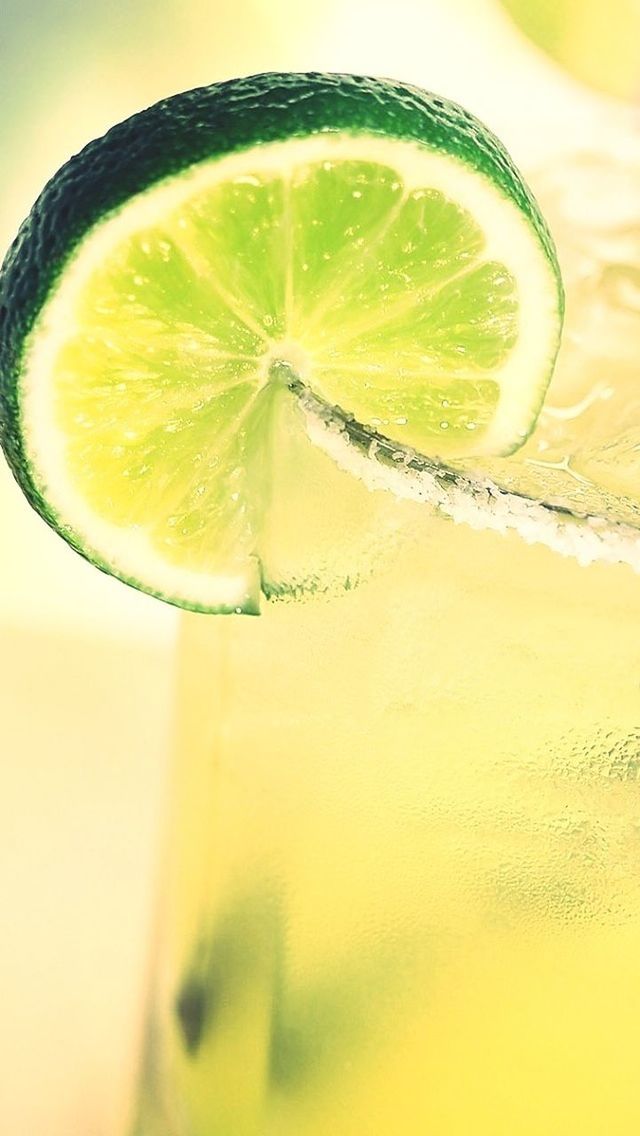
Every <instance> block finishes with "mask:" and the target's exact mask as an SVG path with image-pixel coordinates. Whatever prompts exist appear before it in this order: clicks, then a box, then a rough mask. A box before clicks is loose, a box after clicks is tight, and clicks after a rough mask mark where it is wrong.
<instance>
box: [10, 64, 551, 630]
mask: <svg viewBox="0 0 640 1136" xmlns="http://www.w3.org/2000/svg"><path fill="white" fill-rule="evenodd" d="M0 296H1V304H2V314H1V323H0V370H1V374H2V388H1V403H2V418H3V444H4V448H5V452H6V454H7V457H8V459H9V462H10V464H11V466H12V469H13V471H14V473H15V475H16V477H17V479H18V481H19V483H20V485H21V486H22V488H23V490H24V491H25V493H26V495H27V497H28V498H29V500H30V502H31V504H32V505H33V506H34V507H35V508H36V509H37V510H38V511H39V512H40V513H41V514H42V516H43V517H44V518H45V519H46V520H47V521H48V522H49V524H51V525H53V526H54V527H55V528H56V529H57V530H58V531H59V532H60V533H61V535H62V536H63V537H64V538H65V539H66V540H67V541H68V542H69V543H70V544H71V545H72V546H73V547H74V548H76V549H77V550H78V551H79V552H81V553H82V554H83V555H84V556H86V557H88V558H89V559H90V560H91V561H93V562H94V563H95V564H96V565H97V566H98V567H100V568H102V569H103V570H105V571H108V572H110V573H112V574H114V575H116V576H118V577H119V578H121V579H123V580H125V581H126V582H128V583H130V584H132V585H134V586H136V587H138V588H141V589H142V590H144V591H148V592H151V593H152V594H155V595H158V596H160V597H162V598H163V599H166V600H168V601H170V602H172V603H176V604H179V605H181V606H185V607H192V608H195V609H198V610H204V611H234V610H240V611H256V610H257V608H258V603H259V596H260V592H261V590H266V589H265V567H264V565H265V558H266V557H267V550H266V545H267V543H268V542H271V544H273V540H274V536H273V533H272V532H271V533H270V532H269V518H270V513H271V510H272V504H273V502H272V494H273V492H274V478H273V476H272V472H273V468H274V463H277V462H280V463H282V460H283V455H286V454H287V453H288V452H289V451H291V452H293V451H294V450H295V448H296V447H295V444H294V443H295V436H296V435H297V434H303V433H304V432H305V431H306V424H305V414H306V415H307V416H308V415H309V414H310V413H312V409H310V406H311V405H312V404H313V405H316V406H317V407H320V408H321V410H322V408H327V411H328V413H331V409H330V408H332V407H334V408H336V413H338V412H339V413H340V414H341V415H342V416H343V418H344V417H345V416H346V418H347V419H349V420H351V419H352V420H353V421H354V422H355V423H357V424H358V425H359V426H361V427H363V428H364V430H365V432H367V431H368V432H370V433H371V434H372V435H373V434H375V435H377V436H380V437H382V438H383V439H387V440H390V441H391V442H392V443H393V444H394V445H397V446H398V447H401V448H403V449H404V450H407V451H410V450H412V449H413V450H417V451H419V452H421V453H426V454H429V455H431V456H434V457H436V458H454V457H455V458H459V457H465V456H468V455H482V454H490V453H494V454H495V453H502V454H503V453H508V452H510V451H512V450H513V449H515V448H516V447H518V446H519V445H520V444H521V443H522V442H523V441H524V439H525V438H526V437H527V435H528V434H529V432H530V431H531V429H532V426H533V424H534V422H535V419H536V416H537V413H538V411H539V409H540V406H541V403H542V400H543V397H544V393H545V389H546V386H547V384H548V381H549V378H550V376H551V372H552V368H553V363H554V359H555V355H556V351H557V347H558V339H559V330H560V323H561V316H562V289H561V285H560V280H559V273H558V268H557V262H556V258H555V253H554V249H553V245H552V242H551V238H550V236H549V233H548V231H547V229H546V226H545V224H544V221H543V220H542V218H541V216H540V213H539V211H538V208H537V206H536V204H535V202H534V201H533V199H532V197H531V195H530V193H529V191H528V189H527V187H526V186H525V184H524V182H523V181H522V179H521V177H520V176H519V174H518V173H517V171H516V170H515V168H514V167H513V165H512V163H511V161H510V160H509V158H508V156H507V155H506V153H505V151H504V150H503V148H502V147H501V145H500V143H499V142H498V141H497V140H496V139H495V138H494V137H493V136H492V135H491V134H490V132H489V131H488V130H487V129H486V128H485V127H484V126H483V125H482V124H481V123H479V122H478V121H477V120H476V119H475V118H473V117H472V116H471V115H469V114H468V113H467V112H466V111H464V110H463V109H461V108H460V107H458V106H456V105H455V104H453V103H451V102H448V101H447V100H445V99H442V98H439V97H437V96H434V95H430V94H427V93H424V92H422V91H420V90H418V89H416V88H414V87H409V86H406V85H404V84H401V83H393V82H390V81H383V80H377V79H368V78H358V77H352V76H340V75H317V74H311V75H279V74H272V75H261V76H255V77H252V78H248V79H240V80H234V81H231V82H226V83H222V84H218V85H214V86H211V87H207V88H204V89H199V90H195V91H191V92H187V93H184V94H181V95H177V96H175V97H174V98H171V99H168V100H166V101H163V102H161V103H158V104H156V105H155V106H153V107H151V108H150V109H148V110H146V111H143V112H142V113H141V114H138V115H136V116H134V117H133V118H131V119H129V120H128V121H126V122H124V123H121V124H120V125H118V126H116V127H114V128H113V129H112V130H110V131H109V132H108V133H107V134H106V135H105V136H104V137H103V138H100V139H99V140H97V141H94V142H92V143H90V144H89V145H88V146H87V147H86V148H85V149H84V150H83V151H82V152H81V153H80V154H79V155H77V156H76V157H74V158H72V159H71V161H69V162H68V163H67V164H66V165H65V166H64V167H63V168H62V169H61V170H60V171H59V172H58V174H56V176H55V177H54V178H53V180H52V181H51V182H50V183H49V184H48V186H47V187H46V188H45V190H44V191H43V193H42V195H41V196H40V198H39V200H38V201H37V202H36V204H35V206H34V207H33V210H32V212H31V215H30V217H29V218H28V219H27V221H26V222H25V224H24V225H23V228H22V230H21V232H20V234H19V235H18V238H17V239H16V242H15V243H14V245H13V247H12V249H11V250H10V252H9V254H8V257H7V260H6V262H5V265H4V269H3V274H2V282H1V286H0ZM306 395H308V396H309V397H308V398H307V399H306V403H305V396H306ZM309 400H311V401H309ZM303 403H304V404H305V405H306V411H305V413H303V412H302V410H301V405H302V404H303ZM292 438H293V439H294V442H293V443H292V441H291V439H292ZM311 449H312V447H311V446H310V447H309V452H310V450H311ZM309 460H310V461H312V460H313V459H312V458H310V459H309ZM299 476H300V471H299V469H297V468H296V464H295V462H293V461H291V463H290V468H287V477H288V479H289V480H290V481H295V480H296V479H297V478H298V477H299ZM277 480H278V484H279V485H280V486H282V482H283V478H282V476H280V477H279V478H278V479H277ZM279 492H282V489H280V490H279ZM327 507H328V508H329V509H331V508H332V506H331V502H330V501H327ZM275 539H276V542H277V535H276V538H275Z"/></svg>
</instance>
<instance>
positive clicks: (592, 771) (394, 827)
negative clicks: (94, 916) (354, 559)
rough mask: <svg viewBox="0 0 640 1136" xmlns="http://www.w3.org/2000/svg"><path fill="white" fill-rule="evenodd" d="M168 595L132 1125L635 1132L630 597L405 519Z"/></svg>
mask: <svg viewBox="0 0 640 1136" xmlns="http://www.w3.org/2000/svg"><path fill="white" fill-rule="evenodd" d="M416 537H417V539H416V543H415V546H414V548H413V551H412V552H411V554H408V553H407V552H405V555H404V556H403V557H402V559H401V562H400V563H396V564H395V566H394V567H393V569H392V570H391V571H390V572H386V573H385V572H383V573H381V574H379V575H377V576H376V577H375V578H374V579H373V580H371V581H370V582H369V583H364V584H361V585H360V587H359V588H357V589H355V590H354V591H353V592H351V593H348V594H346V595H344V596H341V597H339V598H335V599H332V600H328V601H327V600H324V601H323V600H314V601H310V602H307V603H304V602H302V603H299V604H289V605H277V604H276V605H274V606H269V607H268V608H267V609H266V610H265V612H264V614H263V616H262V617H261V618H260V619H259V620H241V619H232V620H231V621H229V620H227V621H221V620H217V619H216V618H215V617H213V618H211V619H204V618H202V617H198V616H186V617H185V619H184V624H183V631H182V647H181V676H180V721H179V731H180V740H179V742H178V750H177V755H176V758H177V770H176V783H175V785H174V788H173V791H172V797H171V799H172V806H171V807H172V812H173V822H172V828H171V834H170V840H169V848H168V861H167V865H166V875H165V877H164V878H165V881H168V883H167V884H166V889H165V890H164V893H163V906H162V916H161V925H160V928H159V940H158V941H159V943H160V944H161V946H160V953H159V957H158V960H157V965H156V971H155V984H154V994H153V1014H152V1019H151V1025H150V1034H149V1042H148V1048H147V1062H146V1072H145V1092H144V1108H143V1113H142V1119H141V1122H140V1125H139V1127H138V1128H137V1129H136V1132H139V1133H140V1136H156V1134H157V1136H165V1134H166V1133H168V1132H171V1133H172V1136H173V1134H174V1133H176V1134H177V1136H183V1134H184V1136H217V1134H218V1133H220V1134H223V1133H224V1134H226V1133H230V1134H231V1133H233V1136H245V1134H246V1136H249V1134H251V1136H253V1134H258V1133H260V1134H267V1133H268V1134H271V1133H273V1134H274V1136H276V1134H277V1136H285V1134H287V1133H289V1132H290V1133H292V1134H296V1136H300V1134H302V1133H304V1136H316V1134H317V1136H324V1134H326V1133H328V1132H330V1133H335V1134H336V1136H356V1134H358V1136H359V1134H361V1133H364V1132H366V1133H367V1134H371V1136H389V1134H390V1133H402V1136H414V1134H415V1136H418V1134H420V1136H422V1134H423V1133H425V1132H429V1133H434V1134H438V1136H440V1134H442V1136H445V1134H446V1136H467V1134H468V1133H470V1132H474V1133H478V1134H480V1133H482V1134H483V1136H484V1134H485V1133H486V1134H489V1133H491V1134H494V1133H498V1132H500V1133H503V1132H504V1133H514V1134H515V1133H517V1134H518V1136H542V1134H545V1136H546V1134H548V1133H554V1134H555V1133H558V1134H563V1136H564V1134H565V1133H568V1132H580V1133H582V1134H585V1136H586V1134H592V1133H593V1134H596V1133H598V1134H600V1133H604V1132H607V1133H616V1134H617V1133H620V1134H621V1136H622V1134H624V1136H627V1134H629V1133H632V1132H634V1131H636V1130H637V1128H638V1125H639V1124H640V1095H639V1094H638V1091H637V1062H636V1052H637V1047H638V1043H639V1041H640V1024H639V1016H638V1010H639V1008H640V974H639V972H638V964H637V960H638V953H639V952H640V876H639V873H638V866H639V863H640V825H639V823H638V798H639V790H638V776H639V774H640V733H639V730H638V714H639V711H640V694H639V690H638V663H639V660H640V655H639V653H638V627H639V626H640V589H639V587H638V578H637V576H636V575H635V574H634V573H633V572H632V571H631V570H630V569H629V568H628V567H626V566H612V565H602V564H594V565H591V566H590V567H580V566H579V565H578V564H577V563H576V561H575V559H571V558H563V557H561V556H560V555H559V554H558V553H557V552H554V551H552V550H550V549H546V548H543V547H540V546H528V545H527V544H525V543H524V541H523V540H522V539H521V538H520V537H519V536H518V535H516V534H514V535H512V536H509V537H505V536H499V535H496V534H494V533H486V532H474V531H472V530H471V529H470V528H466V527H464V526H455V525H454V524H452V523H451V522H448V521H445V520H436V519H434V518H429V517H425V518H424V523H423V526H422V528H421V530H420V531H419V532H417V533H416Z"/></svg>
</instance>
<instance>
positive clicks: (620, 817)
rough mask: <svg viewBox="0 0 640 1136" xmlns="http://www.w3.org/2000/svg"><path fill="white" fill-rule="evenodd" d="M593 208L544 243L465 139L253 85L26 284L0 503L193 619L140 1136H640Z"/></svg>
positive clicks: (610, 265)
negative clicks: (15, 498) (16, 505)
mask: <svg viewBox="0 0 640 1136" xmlns="http://www.w3.org/2000/svg"><path fill="white" fill-rule="evenodd" d="M585 169H587V177H586V182H585V181H584V178H585ZM600 172H601V171H600V170H599V167H598V163H597V162H596V164H595V166H594V168H590V167H589V161H588V160H586V159H585V160H582V164H581V163H580V162H578V163H577V164H576V167H575V169H573V170H571V171H569V174H570V176H569V177H567V178H563V177H562V176H560V178H558V177H556V176H555V172H554V171H552V172H551V173H550V174H549V175H547V176H546V177H542V178H541V179H540V182H539V184H540V189H541V197H542V199H543V201H544V209H545V212H546V210H547V205H548V209H549V216H550V218H551V219H552V224H551V232H550V231H549V229H548V228H547V225H546V223H545V221H544V219H543V216H542V214H541V213H540V210H539V208H538V205H537V203H536V200H535V199H534V198H533V196H532V195H531V193H530V191H529V189H528V187H527V185H526V184H525V183H524V181H523V180H522V178H521V176H520V174H519V173H518V171H517V170H516V169H515V167H514V166H513V165H512V163H511V161H510V159H509V157H508V155H507V154H506V152H505V151H504V150H503V148H502V147H501V145H500V143H499V142H498V141H497V139H495V138H494V137H493V135H491V134H490V132H489V131H488V130H487V129H486V128H485V127H484V126H483V125H482V124H481V123H480V122H478V121H477V120H476V119H474V118H473V117H472V116H471V115H470V114H468V112H466V111H464V110H462V109H461V108H460V107H458V106H456V105H455V104H452V103H450V102H448V101H447V100H446V99H442V98H440V97H439V96H434V95H431V94H427V93H425V92H421V91H418V90H417V89H416V88H415V87H411V86H408V85H406V84H401V83H393V82H390V81H387V80H375V79H367V78H362V77H353V76H342V75H340V76H331V75H329V76H326V75H324V76H323V75H302V76H300V75H285V76H282V75H265V76H257V77H251V78H249V79H244V80H237V81H231V82H230V83H223V84H218V85H214V86H212V87H210V88H204V89H202V90H199V91H194V92H187V93H185V94H184V95H179V96H176V97H175V98H173V99H169V100H167V101H166V102H163V103H160V104H157V105H156V106H155V107H152V108H150V109H149V110H148V111H145V112H143V113H142V114H141V115H139V116H136V117H134V118H133V119H131V120H129V121H128V122H127V123H124V124H120V126H118V127H116V128H114V130H113V131H111V132H110V133H109V134H107V135H106V136H105V137H104V138H102V139H100V140H98V141H97V142H95V143H92V144H90V145H89V146H88V147H87V148H86V149H85V151H83V152H82V153H81V154H80V155H78V156H77V157H76V158H74V159H72V160H71V161H70V162H69V163H68V164H67V166H65V167H63V169H62V170H61V171H60V172H59V173H58V174H57V175H56V178H54V179H53V181H52V182H51V183H50V185H49V186H48V187H47V188H46V189H45V190H44V191H43V194H42V196H41V198H40V199H39V200H38V202H37V203H36V205H35V206H34V209H33V211H32V214H31V216H30V218H29V219H28V221H27V222H26V224H25V226H24V227H23V229H22V230H21V233H20V235H19V236H18V238H17V241H16V243H15V244H14V246H13V248H12V250H11V251H10V253H9V256H8V258H7V261H6V263H5V267H4V269H3V275H2V279H1V280H0V298H2V300H3V302H2V305H0V369H1V371H2V374H1V376H0V418H1V422H2V442H3V447H4V450H5V453H6V455H7V458H8V460H9V463H10V465H11V467H12V470H13V472H14V474H15V476H16V478H17V480H18V481H19V483H20V485H21V486H22V488H23V490H24V492H25V494H26V496H27V498H28V499H29V501H30V503H31V504H32V505H33V507H34V508H35V509H36V510H37V511H38V512H39V513H40V514H41V515H42V516H43V518H44V519H45V520H46V521H47V523H49V524H50V525H51V526H52V527H54V528H55V529H56V530H57V531H58V532H59V533H60V535H61V536H63V537H64V539H65V540H67V542H68V543H69V544H70V545H71V546H72V547H73V548H75V549H76V550H77V551H79V552H80V553H81V554H82V555H84V556H85V557H87V558H88V559H90V560H91V561H93V562H94V563H95V564H96V565H97V567H99V568H101V569H102V570H104V571H108V572H110V573H112V574H113V575H115V576H118V577H119V578H121V579H123V580H125V581H126V582H127V583H129V584H131V585H132V586H134V587H137V588H139V589H141V590H143V591H147V592H150V593H151V594H153V595H156V596H159V597H160V598H163V599H165V600H167V601H169V602H171V603H173V604H176V605H178V606H180V607H183V608H185V609H187V610H186V612H185V614H184V616H183V617H182V620H183V622H182V642H181V654H180V676H179V696H178V723H177V733H176V762H175V770H174V777H173V783H172V787H171V793H170V820H169V825H168V832H167V840H166V846H165V851H164V858H163V863H162V869H163V870H162V887H161V894H160V905H159V911H158V924H157V934H156V937H155V940H154V956H153V965H152V968H151V981H150V989H149V1001H148V1012H147V1025H146V1036H145V1043H144V1047H143V1048H144V1052H143V1067H142V1072H141V1078H140V1091H139V1095H138V1100H137V1104H136V1108H135V1118H134V1120H133V1121H132V1123H133V1129H132V1131H134V1132H135V1136H287V1134H288V1133H291V1136H327V1134H331V1136H395V1134H396V1133H398V1136H423V1134H426V1133H429V1134H431V1136H463V1134H464V1136H467V1134H468V1133H474V1134H476V1133H477V1136H496V1134H503V1133H504V1136H507V1134H508V1136H556V1134H557V1136H567V1134H568V1133H573V1132H579V1133H580V1134H581V1136H589V1134H594V1136H595V1134H604V1133H606V1134H607V1136H609V1133H612V1134H614V1136H615V1134H616V1133H619V1134H620V1136H631V1133H634V1132H635V1131H636V1130H637V1128H638V1124H639V1122H640V1095H639V1094H638V1093H637V1091H636V1088H635V1084H636V1068H635V1066H636V1059H635V1053H636V1047H637V1043H638V1040H640V1025H638V1022H639V1021H640V1018H639V1014H638V1010H639V1009H640V975H639V974H638V969H637V957H638V951H639V948H640V875H639V873H638V867H639V866H640V824H639V822H638V789H637V784H638V775H639V772H640V760H639V748H638V747H639V746H640V732H639V727H638V712H639V710H640V687H639V685H638V675H637V673H636V665H637V661H640V649H639V648H638V646H637V643H638V626H639V620H640V587H639V581H638V570H640V550H639V547H638V540H637V529H638V525H639V517H640V494H639V493H638V488H637V487H638V484H639V478H640V463H639V461H638V457H637V454H638V453H640V412H639V407H638V399H637V394H636V387H637V381H636V375H637V363H636V359H637V345H638V340H639V338H640V337H639V335H638V307H637V257H636V249H637V237H638V233H639V232H640V223H639V222H638V218H637V205H636V198H635V196H634V195H633V194H631V196H630V197H625V193H626V190H624V192H623V193H618V194H617V196H616V209H615V211H614V213H613V215H612V216H611V215H610V214H609V211H608V210H607V209H604V210H601V211H600V213H598V212H597V210H596V213H597V217H596V218H595V219H594V216H593V214H592V212H591V207H592V205H593V201H592V200H591V198H590V195H589V192H585V186H587V187H588V186H591V187H593V186H594V185H596V186H597V185H599V182H598V178H599V176H600ZM607 177H609V174H607ZM622 181H623V182H625V179H624V178H623V179H622ZM605 182H606V178H605ZM607 184H610V183H607ZM567 186H570V187H573V190H572V191H573V192H575V197H574V199H571V194H569V199H567V196H566V190H567ZM618 189H620V186H618ZM594 196H595V200H596V203H598V204H600V205H602V200H603V197H602V195H601V194H599V193H597V192H596V193H595V195H594ZM629 201H631V205H630V206H629V210H628V214H627V212H625V209H626V207H627V205H628V204H629ZM551 233H553V235H554V236H555V235H556V234H558V235H559V236H560V235H562V236H563V237H564V247H563V250H561V251H562V259H563V262H564V265H563V267H564V276H565V279H566V281H567V283H568V286H569V296H568V300H569V303H568V310H567V323H566V336H565V346H564V350H563V352H562V353H561V356H560V360H559V365H558V367H557V368H556V370H555V373H553V378H552V372H553V369H554V363H555V358H556V354H557V350H558V343H559V335H560V328H561V324H562V320H563V313H564V292H563V286H562V283H561V280H560V276H559V268H558V262H557V259H556V253H555V247H554V241H553V237H552V235H551ZM43 250H44V251H46V253H47V255H46V256H44V255H43ZM634 569H635V570H636V571H635V572H634ZM203 612H204V613H210V614H208V615H203V614H202V613H203ZM256 616H257V618H256Z"/></svg>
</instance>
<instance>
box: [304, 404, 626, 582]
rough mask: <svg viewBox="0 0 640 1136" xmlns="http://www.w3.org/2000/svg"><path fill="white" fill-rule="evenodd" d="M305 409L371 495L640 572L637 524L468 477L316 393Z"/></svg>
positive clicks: (313, 429)
mask: <svg viewBox="0 0 640 1136" xmlns="http://www.w3.org/2000/svg"><path fill="white" fill-rule="evenodd" d="M300 405H301V407H302V410H303V412H304V415H305V420H306V426H307V431H308V433H309V437H310V438H311V440H312V441H313V442H314V443H315V444H316V445H317V446H319V447H320V448H321V449H323V450H324V451H325V452H326V453H327V454H328V455H329V456H330V457H331V458H333V460H334V461H335V462H336V464H337V465H338V466H339V467H340V468H341V469H343V470H345V471H346V472H347V473H350V474H352V475H355V476H356V477H358V478H360V480H361V481H362V482H363V483H364V484H365V485H366V487H367V489H369V490H371V491H375V490H386V491H387V492H391V493H393V494H394V495H395V496H396V497H399V498H403V499H405V500H410V501H417V502H420V503H421V504H423V505H426V506H430V507H431V509H432V511H433V512H434V513H439V514H442V515H444V516H447V517H449V518H450V519H451V520H452V521H453V522H454V523H455V524H464V525H468V526H469V527H470V528H472V529H478V530H481V529H486V530H491V531H493V532H498V533H502V534H503V535H506V534H507V533H508V532H509V531H514V532H517V533H518V535H519V536H520V537H521V538H522V539H523V540H524V541H525V542H526V543H527V544H542V545H545V546H546V547H547V548H550V549H551V550H552V551H553V552H556V553H559V554H560V555H561V556H566V557H573V558H574V559H575V560H577V562H578V563H579V564H580V565H582V566H583V567H586V566H587V565H589V564H594V563H608V564H626V565H628V567H630V568H632V569H633V571H634V572H636V573H638V574H639V575H640V532H639V531H638V529H636V528H634V527H633V526H632V525H628V524H625V523H623V522H620V521H612V520H608V519H607V518H606V517H602V516H596V515H588V514H585V515H580V514H576V513H572V512H570V511H569V510H568V509H565V508H563V507H561V506H557V505H552V504H549V503H546V502H543V501H534V500H533V499H531V498H528V497H524V496H520V495H519V494H517V493H511V492H509V491H508V490H505V489H501V488H500V487H499V486H498V485H496V484H495V482H493V481H491V479H490V478H485V477H482V476H481V475H478V476H477V477H473V476H468V475H465V474H461V473H458V472H457V471H455V470H453V469H451V467H449V466H446V465H441V464H438V463H437V462H436V461H432V460H430V459H429V458H426V457H424V456H422V455H421V454H419V453H417V452H416V451H415V450H411V449H409V448H405V447H402V446H399V445H398V444H397V443H395V442H391V441H390V440H389V439H388V438H385V437H384V436H383V435H379V434H373V433H372V432H371V431H370V430H364V429H363V427H362V426H360V425H359V424H358V423H357V422H356V421H355V420H353V419H351V418H349V417H348V416H347V415H345V414H344V413H343V412H341V411H340V410H339V409H338V408H328V407H327V406H326V405H325V404H324V403H322V402H321V401H320V400H319V399H317V398H316V397H315V396H314V395H313V394H311V392H310V391H309V390H308V389H305V390H304V391H303V392H301V396H300Z"/></svg>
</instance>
